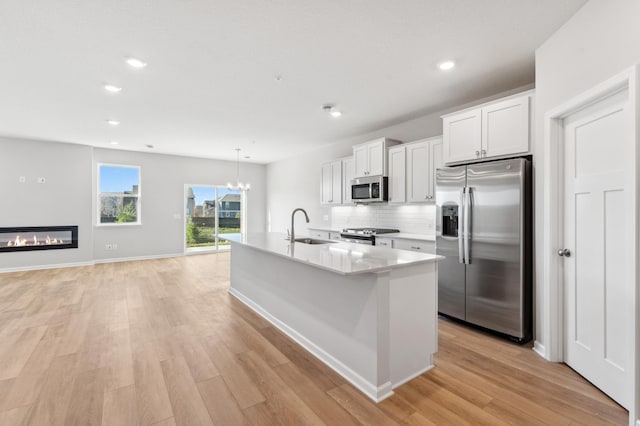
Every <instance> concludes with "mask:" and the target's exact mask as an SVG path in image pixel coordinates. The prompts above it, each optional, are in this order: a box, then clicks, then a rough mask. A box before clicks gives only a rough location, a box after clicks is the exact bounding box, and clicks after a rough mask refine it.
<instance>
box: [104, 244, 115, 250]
mask: <svg viewBox="0 0 640 426" xmlns="http://www.w3.org/2000/svg"><path fill="white" fill-rule="evenodd" d="M104 249H105V250H113V246H112V245H111V244H105V245H104Z"/></svg>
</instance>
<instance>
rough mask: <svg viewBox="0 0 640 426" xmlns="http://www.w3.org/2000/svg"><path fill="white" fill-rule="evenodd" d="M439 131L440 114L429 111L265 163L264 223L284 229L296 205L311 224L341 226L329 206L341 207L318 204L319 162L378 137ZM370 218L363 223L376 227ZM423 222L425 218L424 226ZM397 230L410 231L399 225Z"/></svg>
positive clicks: (406, 137) (414, 136) (405, 138)
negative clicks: (413, 117) (306, 214)
mask: <svg viewBox="0 0 640 426" xmlns="http://www.w3.org/2000/svg"><path fill="white" fill-rule="evenodd" d="M440 134H442V120H441V119H440V113H437V114H431V115H427V116H424V117H419V118H417V119H413V120H410V121H407V122H404V123H401V124H399V125H396V126H391V127H387V128H384V129H381V130H379V131H376V132H373V133H369V134H366V135H360V136H357V137H353V138H349V139H345V140H342V141H339V142H337V143H335V144H332V145H328V146H325V147H323V148H320V149H317V150H315V151H312V152H309V153H306V154H304V155H300V156H296V157H293V158H288V159H285V160H282V161H278V162H275V163H271V164H269V165H268V166H267V186H268V188H269V191H268V194H267V222H268V226H269V225H270V230H271V231H277V232H284V231H285V230H286V229H287V228H289V227H290V226H291V212H292V211H293V209H294V208H296V207H302V208H304V209H305V210H307V213H308V214H309V219H310V220H311V223H310V226H312V227H313V226H315V227H321V228H325V227H332V226H333V227H334V228H337V229H339V228H340V227H342V224H343V223H342V222H343V221H342V220H341V218H342V216H341V214H340V213H332V209H339V211H343V210H344V209H345V208H344V207H328V206H321V205H320V165H321V164H322V163H324V162H327V161H332V160H335V159H337V158H340V157H348V156H351V155H352V154H353V151H352V146H353V145H355V144H357V143H360V142H366V141H369V140H372V139H376V138H380V137H388V138H391V139H397V140H400V141H402V142H411V141H414V140H418V139H423V138H427V137H431V136H437V135H440ZM369 209H370V210H369V211H375V209H376V208H375V207H370V208H369ZM390 209H393V207H391V208H390ZM432 210H433V209H432ZM325 215H326V216H327V217H328V220H326V221H325V220H323V219H324V216H325ZM332 216H335V217H336V218H337V219H336V220H335V222H336V223H335V224H332V220H331V218H332ZM373 220H374V218H373V217H372V222H371V223H367V225H371V226H376V225H377V223H375V222H373ZM361 222H362V221H361ZM426 222H427V221H426V219H425V226H426ZM303 223H304V221H303V220H300V221H299V222H298V220H296V224H297V225H298V226H302V224H303ZM358 223H360V222H358ZM362 223H364V222H362ZM363 226H364V225H363ZM300 229H302V228H300ZM400 230H401V231H403V232H411V231H408V230H407V231H405V229H402V228H401V229H400ZM422 233H427V230H426V229H425V232H422Z"/></svg>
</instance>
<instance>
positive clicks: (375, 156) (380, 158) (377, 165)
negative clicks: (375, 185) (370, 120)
mask: <svg viewBox="0 0 640 426" xmlns="http://www.w3.org/2000/svg"><path fill="white" fill-rule="evenodd" d="M384 154H385V152H384V140H382V139H381V140H379V141H375V142H371V143H370V144H369V170H368V173H367V174H368V175H371V176H378V175H384V174H385V172H386V170H385V167H384Z"/></svg>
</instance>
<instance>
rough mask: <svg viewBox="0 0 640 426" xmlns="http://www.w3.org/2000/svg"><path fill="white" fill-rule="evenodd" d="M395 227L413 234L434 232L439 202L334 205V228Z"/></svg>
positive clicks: (433, 233)
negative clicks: (433, 203)
mask: <svg viewBox="0 0 640 426" xmlns="http://www.w3.org/2000/svg"><path fill="white" fill-rule="evenodd" d="M347 227H351V228H362V227H374V228H396V229H399V230H400V232H408V233H411V234H427V235H435V229H436V206H434V205H420V204H408V205H401V206H396V205H392V204H391V205H390V204H369V205H366V206H365V205H361V206H339V207H332V208H331V228H332V229H342V228H347Z"/></svg>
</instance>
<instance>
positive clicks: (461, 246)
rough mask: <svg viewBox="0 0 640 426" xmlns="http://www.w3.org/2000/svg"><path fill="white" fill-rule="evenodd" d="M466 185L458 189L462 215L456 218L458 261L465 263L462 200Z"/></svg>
mask: <svg viewBox="0 0 640 426" xmlns="http://www.w3.org/2000/svg"><path fill="white" fill-rule="evenodd" d="M465 190H466V187H464V188H462V189H461V190H460V213H461V214H462V217H460V218H458V262H460V263H465V261H464V241H463V239H464V229H463V227H462V222H463V221H464V200H465Z"/></svg>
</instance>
